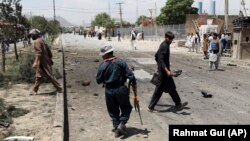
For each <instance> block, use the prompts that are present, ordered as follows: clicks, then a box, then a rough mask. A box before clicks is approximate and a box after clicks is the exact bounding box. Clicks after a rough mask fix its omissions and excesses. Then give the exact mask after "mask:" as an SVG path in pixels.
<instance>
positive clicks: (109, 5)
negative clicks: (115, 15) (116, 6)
mask: <svg viewBox="0 0 250 141" xmlns="http://www.w3.org/2000/svg"><path fill="white" fill-rule="evenodd" d="M108 6H109V16H110V17H111V13H110V0H109V5H108Z"/></svg>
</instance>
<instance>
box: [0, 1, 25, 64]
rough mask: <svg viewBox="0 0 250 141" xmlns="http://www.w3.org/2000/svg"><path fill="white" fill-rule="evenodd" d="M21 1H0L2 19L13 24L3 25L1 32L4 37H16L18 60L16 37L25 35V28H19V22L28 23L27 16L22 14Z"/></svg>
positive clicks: (0, 17) (0, 18) (0, 16)
mask: <svg viewBox="0 0 250 141" xmlns="http://www.w3.org/2000/svg"><path fill="white" fill-rule="evenodd" d="M20 1H21V0H4V1H3V2H2V3H0V20H1V21H3V22H6V23H10V24H11V25H9V26H4V27H2V28H1V32H2V33H1V34H2V35H3V36H4V38H12V39H14V49H15V55H16V60H18V54H17V49H16V39H18V38H21V37H22V35H24V34H23V33H24V30H21V29H19V28H17V24H25V26H26V25H28V23H27V22H26V21H27V20H26V18H25V17H23V16H22V5H21V4H20Z"/></svg>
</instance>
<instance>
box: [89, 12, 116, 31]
mask: <svg viewBox="0 0 250 141" xmlns="http://www.w3.org/2000/svg"><path fill="white" fill-rule="evenodd" d="M114 23H115V21H114V19H111V17H110V16H109V15H108V14H107V13H105V12H104V13H100V14H97V15H96V16H95V19H94V21H92V24H91V25H92V26H102V27H106V28H107V29H110V28H112V27H114Z"/></svg>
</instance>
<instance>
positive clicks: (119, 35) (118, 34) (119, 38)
mask: <svg viewBox="0 0 250 141" xmlns="http://www.w3.org/2000/svg"><path fill="white" fill-rule="evenodd" d="M117 36H118V42H120V41H121V33H120V31H118V33H117Z"/></svg>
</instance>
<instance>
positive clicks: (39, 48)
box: [30, 29, 62, 95]
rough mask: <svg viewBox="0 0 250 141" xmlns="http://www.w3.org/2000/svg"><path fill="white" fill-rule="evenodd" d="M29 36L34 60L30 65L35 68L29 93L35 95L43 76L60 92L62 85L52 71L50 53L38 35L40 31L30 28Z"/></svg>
mask: <svg viewBox="0 0 250 141" xmlns="http://www.w3.org/2000/svg"><path fill="white" fill-rule="evenodd" d="M30 34H31V37H32V39H33V40H35V42H34V49H35V60H34V63H33V65H32V67H33V68H36V80H35V85H34V87H33V90H32V91H31V93H30V95H36V94H37V91H38V89H39V86H40V84H41V83H42V81H43V77H46V78H48V80H49V81H50V82H51V83H52V84H53V85H54V87H55V88H56V89H57V92H62V87H61V85H60V83H59V82H58V81H57V80H56V78H55V77H54V76H53V73H52V65H53V61H52V53H51V51H50V49H49V48H48V46H47V43H45V41H44V40H43V39H42V38H41V36H40V35H39V34H40V32H39V31H38V30H34V29H33V30H32V31H31V32H30Z"/></svg>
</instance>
